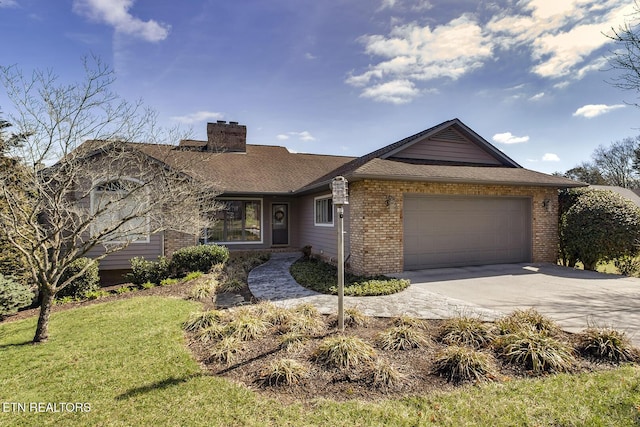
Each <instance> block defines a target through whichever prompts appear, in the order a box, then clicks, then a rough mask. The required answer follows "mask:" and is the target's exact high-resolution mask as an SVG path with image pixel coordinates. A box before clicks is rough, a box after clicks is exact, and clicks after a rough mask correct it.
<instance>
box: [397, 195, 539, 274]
mask: <svg viewBox="0 0 640 427" xmlns="http://www.w3.org/2000/svg"><path fill="white" fill-rule="evenodd" d="M531 246H532V245H531V200H530V199H528V198H511V197H440V196H437V197H436V196H405V198H404V268H405V270H416V269H422V268H438V267H456V266H465V265H483V264H502V263H514V262H529V261H531Z"/></svg>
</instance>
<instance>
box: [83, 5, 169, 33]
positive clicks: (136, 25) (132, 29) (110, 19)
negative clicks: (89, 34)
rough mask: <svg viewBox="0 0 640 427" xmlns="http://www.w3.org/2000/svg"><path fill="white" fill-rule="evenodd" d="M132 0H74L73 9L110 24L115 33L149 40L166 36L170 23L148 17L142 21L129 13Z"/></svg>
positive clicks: (97, 20)
mask: <svg viewBox="0 0 640 427" xmlns="http://www.w3.org/2000/svg"><path fill="white" fill-rule="evenodd" d="M133 3H134V0H74V2H73V11H74V12H75V13H77V14H79V15H84V16H86V17H88V18H89V19H92V20H94V21H96V22H102V23H105V24H108V25H111V26H112V27H113V28H114V29H115V31H116V32H117V33H121V34H128V35H132V36H135V37H139V38H141V39H143V40H146V41H150V42H157V41H161V40H164V39H166V38H167V36H168V35H169V30H170V28H171V26H170V25H167V24H163V23H159V22H157V21H154V20H153V19H150V20H148V21H143V20H141V19H140V18H137V17H135V16H133V15H131V14H130V13H129V9H131V7H132V6H133Z"/></svg>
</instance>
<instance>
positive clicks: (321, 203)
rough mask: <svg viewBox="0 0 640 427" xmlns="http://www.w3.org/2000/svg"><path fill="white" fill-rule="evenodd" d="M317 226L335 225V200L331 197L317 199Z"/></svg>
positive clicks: (315, 208) (315, 209) (315, 207)
mask: <svg viewBox="0 0 640 427" xmlns="http://www.w3.org/2000/svg"><path fill="white" fill-rule="evenodd" d="M314 200H315V206H314V211H315V216H314V217H315V225H320V226H332V225H333V200H332V199H331V196H323V197H316V198H315V199H314Z"/></svg>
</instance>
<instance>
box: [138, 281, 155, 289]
mask: <svg viewBox="0 0 640 427" xmlns="http://www.w3.org/2000/svg"><path fill="white" fill-rule="evenodd" d="M140 287H141V288H142V289H151V288H155V287H156V284H155V283H152V282H144V283H143V284H142V285H140Z"/></svg>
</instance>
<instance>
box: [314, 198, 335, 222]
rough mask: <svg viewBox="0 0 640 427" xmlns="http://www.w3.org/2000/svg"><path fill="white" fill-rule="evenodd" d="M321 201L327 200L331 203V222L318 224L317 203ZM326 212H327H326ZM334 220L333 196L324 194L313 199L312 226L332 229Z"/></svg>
mask: <svg viewBox="0 0 640 427" xmlns="http://www.w3.org/2000/svg"><path fill="white" fill-rule="evenodd" d="M321 200H328V201H330V202H331V222H318V202H319V201H321ZM327 212H328V211H327ZM334 218H335V206H334V205H333V196H332V195H331V194H325V195H322V196H317V197H314V198H313V225H314V226H316V227H333V226H334V221H335V220H334Z"/></svg>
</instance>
